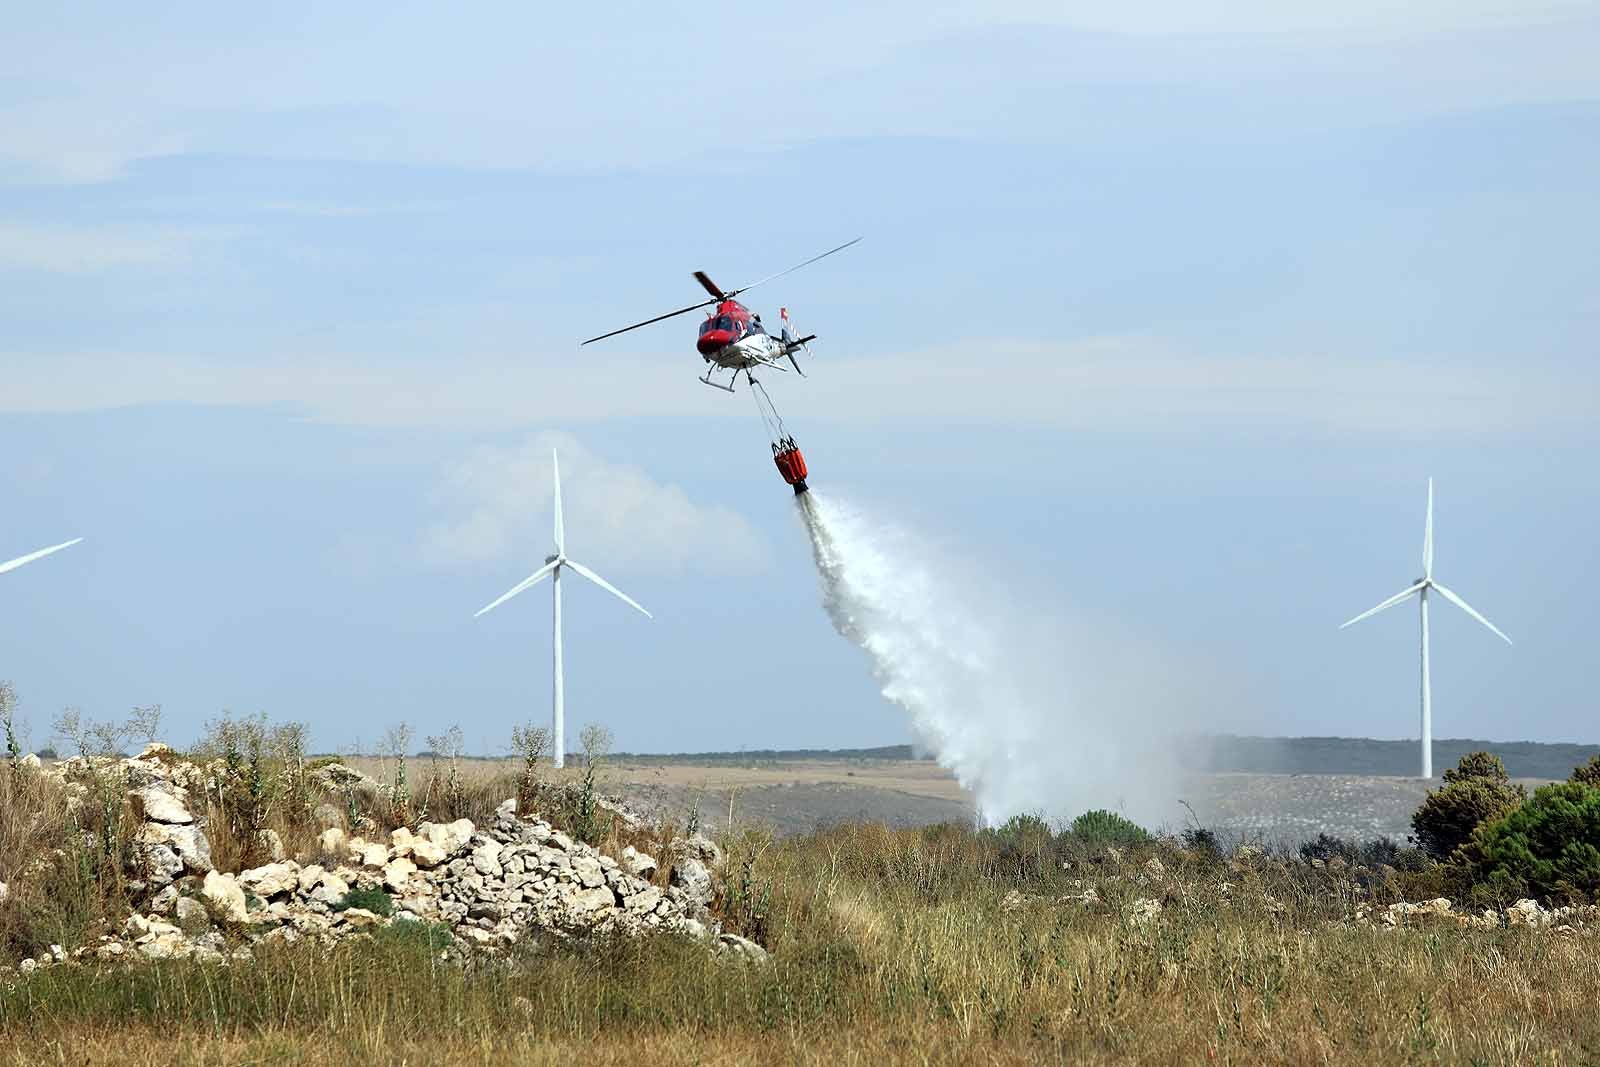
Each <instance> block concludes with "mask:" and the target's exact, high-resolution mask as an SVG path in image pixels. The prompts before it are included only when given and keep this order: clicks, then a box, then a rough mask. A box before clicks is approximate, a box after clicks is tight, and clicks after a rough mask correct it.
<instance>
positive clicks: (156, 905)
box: [147, 885, 181, 915]
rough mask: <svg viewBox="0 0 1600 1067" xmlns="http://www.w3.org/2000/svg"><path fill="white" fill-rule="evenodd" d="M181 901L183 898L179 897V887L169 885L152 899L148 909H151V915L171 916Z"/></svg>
mask: <svg viewBox="0 0 1600 1067" xmlns="http://www.w3.org/2000/svg"><path fill="white" fill-rule="evenodd" d="M179 899H181V898H180V897H179V895H178V887H177V886H175V885H169V886H165V887H163V888H162V889H161V891H160V892H158V893H157V894H156V895H155V896H153V897H151V898H150V903H149V904H148V905H147V907H148V908H149V909H150V914H151V915H169V914H171V912H172V909H173V907H174V906H175V905H176V904H177V903H178V901H179Z"/></svg>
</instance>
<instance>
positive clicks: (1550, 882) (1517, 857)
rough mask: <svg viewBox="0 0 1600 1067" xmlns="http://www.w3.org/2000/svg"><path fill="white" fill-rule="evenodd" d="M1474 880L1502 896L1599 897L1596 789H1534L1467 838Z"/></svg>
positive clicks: (1599, 801) (1573, 785)
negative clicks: (1527, 797)
mask: <svg viewBox="0 0 1600 1067" xmlns="http://www.w3.org/2000/svg"><path fill="white" fill-rule="evenodd" d="M1469 858H1470V862H1471V864H1472V868H1473V872H1474V875H1475V877H1476V878H1477V879H1478V880H1479V881H1481V882H1483V883H1484V884H1486V885H1487V886H1488V887H1489V888H1490V889H1491V890H1493V891H1495V892H1497V894H1498V895H1500V896H1503V897H1510V896H1524V895H1533V896H1537V897H1540V898H1542V899H1545V900H1557V901H1561V900H1566V901H1581V900H1592V899H1594V898H1595V896H1596V894H1600V789H1596V788H1594V787H1592V786H1588V785H1585V784H1583V783H1582V782H1557V783H1554V784H1552V785H1546V786H1540V787H1539V788H1538V789H1536V790H1535V791H1534V794H1533V797H1532V799H1530V800H1529V801H1528V802H1527V803H1526V804H1523V805H1522V806H1521V807H1519V808H1517V809H1516V810H1514V811H1512V812H1510V813H1508V814H1507V815H1505V816H1504V817H1502V818H1500V819H1498V820H1496V821H1495V822H1493V823H1490V824H1488V825H1485V826H1483V827H1481V828H1480V829H1479V831H1478V832H1477V833H1476V834H1475V835H1474V836H1473V840H1472V847H1471V849H1470V857H1469Z"/></svg>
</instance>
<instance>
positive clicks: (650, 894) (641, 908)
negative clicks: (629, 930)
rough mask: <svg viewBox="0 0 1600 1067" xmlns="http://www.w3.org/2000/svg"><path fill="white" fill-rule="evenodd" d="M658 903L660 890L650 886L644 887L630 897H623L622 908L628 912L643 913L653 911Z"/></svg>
mask: <svg viewBox="0 0 1600 1067" xmlns="http://www.w3.org/2000/svg"><path fill="white" fill-rule="evenodd" d="M660 903H661V890H660V889H658V888H656V887H655V886H653V885H652V886H646V887H645V888H644V889H641V890H639V892H637V893H635V894H633V895H632V896H630V897H624V898H623V901H622V906H623V908H625V909H626V910H628V911H634V912H640V913H645V912H652V911H655V910H656V905H658V904H660Z"/></svg>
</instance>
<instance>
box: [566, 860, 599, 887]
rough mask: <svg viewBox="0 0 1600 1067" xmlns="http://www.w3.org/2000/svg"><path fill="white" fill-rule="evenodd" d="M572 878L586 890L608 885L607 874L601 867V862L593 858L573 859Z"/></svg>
mask: <svg viewBox="0 0 1600 1067" xmlns="http://www.w3.org/2000/svg"><path fill="white" fill-rule="evenodd" d="M572 876H573V877H574V878H576V879H577V880H578V882H579V883H580V884H581V885H583V886H584V888H586V889H594V888H596V887H598V886H603V885H605V884H606V878H605V872H604V871H603V870H602V868H601V866H600V861H599V860H598V859H596V858H595V857H593V856H574V857H572Z"/></svg>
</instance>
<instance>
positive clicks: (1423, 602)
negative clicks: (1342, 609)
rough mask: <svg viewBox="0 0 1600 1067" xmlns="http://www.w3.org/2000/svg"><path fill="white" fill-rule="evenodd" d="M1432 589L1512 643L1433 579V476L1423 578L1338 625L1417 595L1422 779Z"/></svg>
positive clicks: (1427, 764) (1426, 761)
mask: <svg viewBox="0 0 1600 1067" xmlns="http://www.w3.org/2000/svg"><path fill="white" fill-rule="evenodd" d="M1430 592H1432V593H1438V594H1439V595H1440V596H1442V597H1444V598H1445V599H1446V600H1448V601H1450V603H1452V604H1454V605H1455V606H1456V607H1458V608H1460V609H1461V610H1462V611H1464V612H1466V613H1467V614H1468V615H1471V616H1472V617H1473V618H1474V619H1477V620H1478V621H1479V622H1481V623H1483V624H1484V625H1485V626H1487V627H1488V628H1489V629H1490V630H1492V631H1494V633H1495V635H1496V636H1497V637H1499V638H1500V639H1501V640H1502V641H1504V642H1505V643H1506V644H1508V645H1509V644H1510V643H1511V638H1509V637H1507V636H1506V635H1505V634H1503V633H1501V632H1500V629H1499V627H1497V626H1495V624H1494V623H1492V622H1490V621H1489V620H1488V619H1486V618H1484V617H1483V616H1482V615H1480V614H1478V612H1477V611H1475V610H1474V609H1473V607H1472V605H1470V604H1468V603H1467V602H1466V601H1465V600H1462V599H1461V598H1460V597H1459V596H1457V595H1456V594H1455V593H1453V592H1451V591H1450V590H1449V589H1447V588H1446V587H1445V586H1443V585H1440V584H1439V583H1438V582H1436V581H1434V580H1433V479H1432V478H1429V479H1428V517H1427V519H1426V520H1424V523H1423V527H1422V577H1421V578H1418V579H1417V580H1416V581H1415V582H1413V583H1411V585H1409V586H1407V587H1406V588H1404V589H1402V590H1401V591H1400V592H1398V593H1396V594H1395V595H1394V596H1392V597H1390V598H1389V599H1388V600H1385V601H1384V602H1383V603H1381V604H1379V605H1378V606H1377V607H1375V608H1371V609H1370V610H1367V611H1363V612H1362V613H1361V614H1360V615H1357V616H1356V617H1355V618H1353V619H1351V620H1350V621H1349V622H1347V623H1344V624H1343V625H1341V626H1340V627H1339V629H1341V630H1343V629H1344V628H1345V627H1346V626H1353V625H1355V624H1356V623H1358V622H1360V621H1361V620H1362V619H1366V618H1370V617H1371V616H1373V615H1376V614H1378V612H1380V611H1385V610H1387V609H1389V608H1392V607H1394V606H1395V605H1396V604H1398V603H1400V602H1401V601H1404V600H1408V599H1410V598H1411V597H1413V596H1414V597H1416V598H1417V606H1418V610H1419V612H1420V613H1421V619H1422V777H1423V778H1432V777H1433V691H1432V686H1431V683H1430V681H1429V677H1428V594H1429V593H1430Z"/></svg>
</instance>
